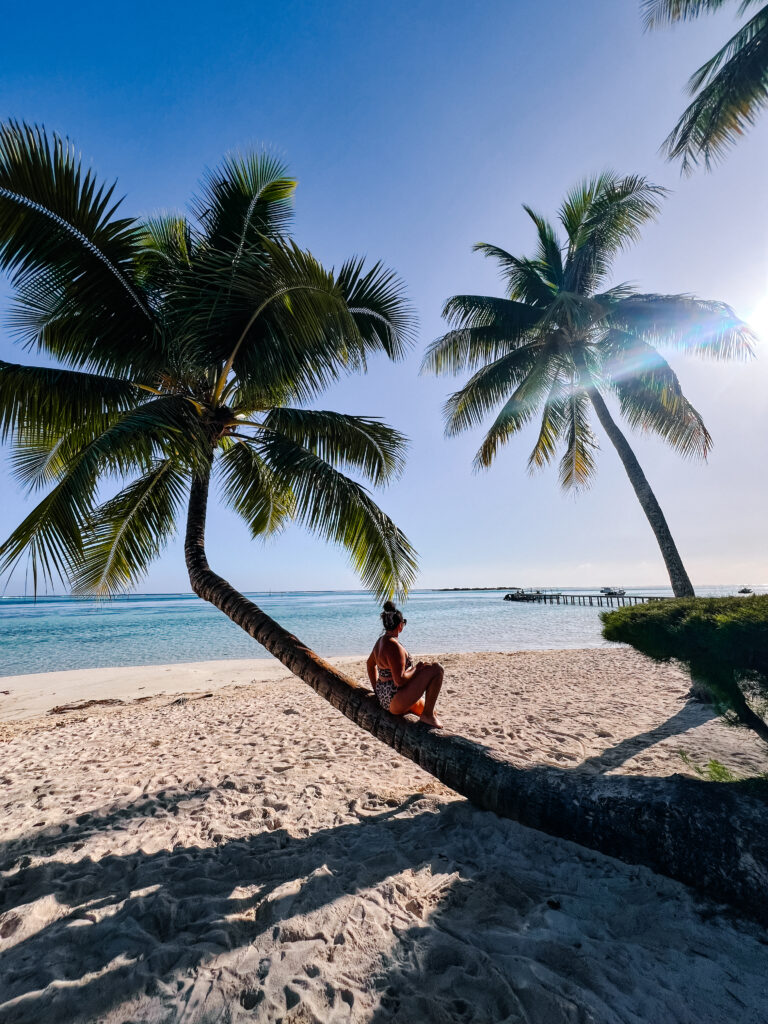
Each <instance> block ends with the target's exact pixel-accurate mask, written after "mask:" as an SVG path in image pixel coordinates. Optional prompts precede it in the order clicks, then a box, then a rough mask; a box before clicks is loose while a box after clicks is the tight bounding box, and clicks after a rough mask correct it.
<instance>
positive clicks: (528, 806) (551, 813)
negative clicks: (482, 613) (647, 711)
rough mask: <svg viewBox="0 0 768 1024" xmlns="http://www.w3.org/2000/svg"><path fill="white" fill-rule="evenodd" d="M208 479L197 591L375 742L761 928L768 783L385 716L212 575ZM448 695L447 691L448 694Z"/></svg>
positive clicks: (197, 522) (188, 547)
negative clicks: (621, 768) (500, 743)
mask: <svg viewBox="0 0 768 1024" xmlns="http://www.w3.org/2000/svg"><path fill="white" fill-rule="evenodd" d="M207 498H208V478H205V479H200V480H196V481H195V482H193V484H192V490H191V494H190V501H189V518H188V521H187V534H186V542H185V555H186V561H187V568H188V570H189V579H190V582H191V584H192V589H193V590H194V592H195V593H196V594H197V595H198V596H199V597H201V598H203V599H204V600H206V601H210V602H211V604H214V605H215V606H216V607H217V608H219V609H220V610H221V611H223V612H224V613H225V614H226V615H228V616H229V618H230V619H232V621H233V622H236V623H237V624H238V625H239V626H241V627H242V629H244V630H245V631H246V632H247V633H249V634H250V635H251V636H252V637H253V638H254V639H255V640H257V641H258V642H259V643H260V644H262V645H263V646H264V647H266V649H267V650H268V651H269V652H270V653H271V654H273V655H274V656H275V657H276V658H278V659H279V660H280V661H281V662H282V663H283V664H284V665H285V666H286V667H287V668H289V669H290V670H291V671H292V672H294V673H295V674H296V675H297V676H299V678H300V679H302V680H303V681H304V682H305V683H308V684H309V685H310V686H311V687H312V689H313V690H315V692H316V693H318V694H319V695H320V696H321V697H324V698H325V699H326V700H327V701H329V703H330V704H332V705H333V706H334V707H335V708H337V709H338V710H339V711H341V713H342V714H343V715H345V716H346V717H347V718H349V719H350V720H351V721H352V722H354V723H355V725H358V726H360V728H362V729H365V730H367V731H368V732H370V733H371V734H372V735H373V736H375V737H376V739H378V740H381V741H382V743H386V744H387V745H388V746H390V747H392V748H393V749H394V750H396V751H397V752H398V753H400V754H403V755H404V756H405V757H408V758H410V759H411V760H412V761H414V762H415V763H416V764H417V765H419V767H421V768H423V769H424V771H427V772H429V773H430V774H431V775H434V776H435V777H436V778H438V779H439V780H440V781H441V782H443V783H444V784H445V785H446V786H449V787H450V788H451V789H453V790H455V791H456V792H457V793H460V794H461V795H462V796H465V797H467V799H469V800H470V801H472V803H473V804H475V805H476V806H477V807H480V808H481V809H483V810H488V811H495V813H496V814H499V815H501V816H503V817H506V818H512V819H513V820H515V821H519V822H521V823H522V824H523V825H528V826H530V827H532V828H537V829H540V830H541V831H543V832H548V833H549V834H550V835H554V836H559V837H561V838H563V839H571V840H573V841H575V842H577V843H580V844H581V845H583V846H588V847H591V848H592V849H595V850H599V851H600V852H601V853H606V854H609V855H611V856H614V857H619V858H621V859H622V860H626V861H629V862H631V863H635V864H644V865H646V866H648V867H650V868H652V869H653V870H655V871H659V872H662V873H663V874H666V875H669V876H670V877H672V878H676V879H678V880H679V881H681V882H685V883H687V884H688V885H692V886H695V887H697V888H698V889H701V890H703V891H704V892H706V893H708V894H709V895H710V896H712V897H714V898H715V899H716V900H720V901H726V902H730V903H734V904H736V905H738V906H740V907H742V908H743V909H744V910H745V911H746V912H747V913H749V914H750V915H751V916H753V917H756V918H757V919H758V920H760V921H762V922H764V923H766V924H768V834H767V833H766V829H765V821H766V815H767V814H768V792H766V789H765V788H763V789H762V790H760V789H754V788H753V789H750V790H749V792H747V793H745V792H744V789H743V787H742V786H740V785H738V784H734V783H730V784H729V783H714V782H699V781H697V780H694V779H689V778H684V777H681V776H673V777H671V778H669V779H654V778H644V777H637V776H627V775H625V776H613V777H608V778H606V777H605V776H602V775H587V774H584V773H579V772H578V771H573V770H571V771H566V770H563V769H559V768H550V767H547V766H536V767H533V768H529V769H521V768H517V767H515V766H514V765H513V764H510V763H509V762H508V761H505V760H503V759H502V758H501V757H499V756H498V755H497V754H495V753H494V752H493V751H492V750H489V749H488V748H486V747H484V746H481V745H480V744H478V743H473V742H472V741H471V740H467V739H464V738H462V737H460V736H455V735H452V734H450V733H448V732H438V731H436V730H430V729H427V728H425V727H424V726H423V725H420V724H418V723H417V722H415V721H413V720H411V719H408V718H405V717H396V716H395V715H391V714H389V712H387V711H384V710H383V709H382V708H381V707H380V705H379V703H378V701H377V700H376V699H375V698H374V697H373V696H372V694H371V693H370V691H368V690H367V689H365V688H364V687H361V686H358V684H357V683H355V682H354V680H352V679H349V678H348V677H347V676H344V675H343V674H342V673H340V672H338V671H337V670H336V669H334V668H333V667H332V666H331V665H329V664H328V663H327V662H326V661H323V659H322V658H320V657H319V656H318V655H317V654H315V653H314V651H312V650H310V648H308V647H307V646H306V645H305V644H303V643H302V642H301V641H300V640H299V639H298V638H297V637H295V636H293V635H292V634H291V633H289V632H288V631H287V630H285V629H283V628H282V626H280V625H279V624H278V623H277V622H275V621H274V620H273V619H271V618H270V617H269V616H268V615H267V614H266V613H265V612H263V611H262V610H261V609H260V608H258V607H257V606H256V605H255V604H253V602H251V601H249V600H248V599H247V598H245V597H244V596H243V595H242V594H240V593H239V592H238V591H237V590H235V589H234V587H232V586H231V585H230V584H229V583H228V582H227V581H226V580H225V579H222V577H221V576H218V575H217V574H216V573H215V572H213V571H212V570H211V569H210V567H209V565H208V560H207V558H206V555H205V515H206V504H207ZM444 692H445V691H444Z"/></svg>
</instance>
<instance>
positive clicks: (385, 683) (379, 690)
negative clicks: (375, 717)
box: [373, 678, 397, 711]
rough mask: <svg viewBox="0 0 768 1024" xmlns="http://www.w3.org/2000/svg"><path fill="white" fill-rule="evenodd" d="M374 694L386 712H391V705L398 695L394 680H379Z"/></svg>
mask: <svg viewBox="0 0 768 1024" xmlns="http://www.w3.org/2000/svg"><path fill="white" fill-rule="evenodd" d="M373 692H374V693H375V694H376V698H377V700H378V702H379V704H381V706H382V707H383V708H384V710H385V711H389V705H390V704H391V703H392V698H393V697H394V696H395V694H396V693H397V687H396V686H395V683H394V680H393V679H391V678H390V679H382V678H379V679H377V680H376V685H375V686H374V688H373Z"/></svg>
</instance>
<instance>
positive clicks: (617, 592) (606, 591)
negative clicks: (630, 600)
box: [600, 587, 626, 597]
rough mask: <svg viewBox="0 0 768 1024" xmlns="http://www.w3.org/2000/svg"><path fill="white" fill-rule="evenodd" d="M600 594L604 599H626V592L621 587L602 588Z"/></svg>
mask: <svg viewBox="0 0 768 1024" xmlns="http://www.w3.org/2000/svg"><path fill="white" fill-rule="evenodd" d="M600 593H601V594H602V595H603V597H624V595H625V594H626V590H622V589H621V587H600Z"/></svg>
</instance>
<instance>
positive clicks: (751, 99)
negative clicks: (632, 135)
mask: <svg viewBox="0 0 768 1024" xmlns="http://www.w3.org/2000/svg"><path fill="white" fill-rule="evenodd" d="M727 2H731V0H642V7H643V12H644V16H645V24H646V26H647V27H648V28H656V27H657V26H658V25H662V24H665V23H667V22H675V21H682V20H690V19H691V18H696V17H698V16H699V15H700V14H704V13H708V12H712V11H717V10H719V9H720V8H721V7H724V6H725V5H726V3H727ZM754 7H759V10H758V11H757V12H756V13H755V14H753V16H752V17H751V18H750V19H749V20H748V21H747V22H745V24H743V25H742V26H741V28H740V29H739V30H738V32H736V34H735V35H734V36H732V37H731V38H730V39H729V40H728V42H727V43H726V44H725V46H723V47H722V48H721V49H719V50H718V51H717V53H716V54H715V55H714V57H711V58H710V59H709V60H708V61H707V62H706V64H702V66H701V67H700V68H699V69H698V71H696V72H695V73H694V74H693V75H691V77H690V79H689V80H688V92H689V93H690V95H691V96H693V97H694V98H693V100H692V101H691V103H690V105H689V106H688V107H687V108H686V110H685V111H684V112H683V114H682V116H681V118H680V120H679V121H678V122H677V124H676V125H675V127H674V129H673V130H672V132H671V133H670V135H669V136H668V137H667V139H666V141H665V143H664V149H665V150H666V152H667V154H668V156H669V157H670V159H677V158H681V160H682V168H683V170H684V171H686V172H690V171H691V170H692V169H693V167H694V166H695V165H696V164H697V163H698V162H699V160H702V159H703V161H704V165H705V166H706V167H707V168H708V169H709V168H710V167H711V165H712V163H713V162H714V161H715V160H717V159H719V158H720V157H722V155H723V154H724V153H725V151H726V150H727V149H728V148H729V147H730V146H731V145H733V143H734V142H735V141H736V140H737V139H738V138H739V137H740V136H741V135H742V134H743V133H744V131H745V130H746V129H747V128H749V127H751V126H752V125H753V124H754V123H755V120H756V119H757V116H758V114H759V113H760V111H761V110H763V109H764V108H765V107H766V106H767V105H768V4H766V3H764V2H763V0H740V3H739V10H738V13H739V14H745V13H746V12H747V11H748V10H750V8H754Z"/></svg>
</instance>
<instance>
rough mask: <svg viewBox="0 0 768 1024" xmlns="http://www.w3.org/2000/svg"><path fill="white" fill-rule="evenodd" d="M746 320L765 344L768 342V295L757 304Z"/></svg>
mask: <svg viewBox="0 0 768 1024" xmlns="http://www.w3.org/2000/svg"><path fill="white" fill-rule="evenodd" d="M746 321H747V323H748V324H749V326H750V327H751V328H752V330H753V331H754V332H755V334H756V335H757V336H758V338H759V339H760V341H761V342H763V344H768V295H764V296H763V298H762V299H760V301H759V302H758V303H757V304H756V305H755V307H754V309H753V310H752V312H751V314H750V315H749V316H747V317H746Z"/></svg>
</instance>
